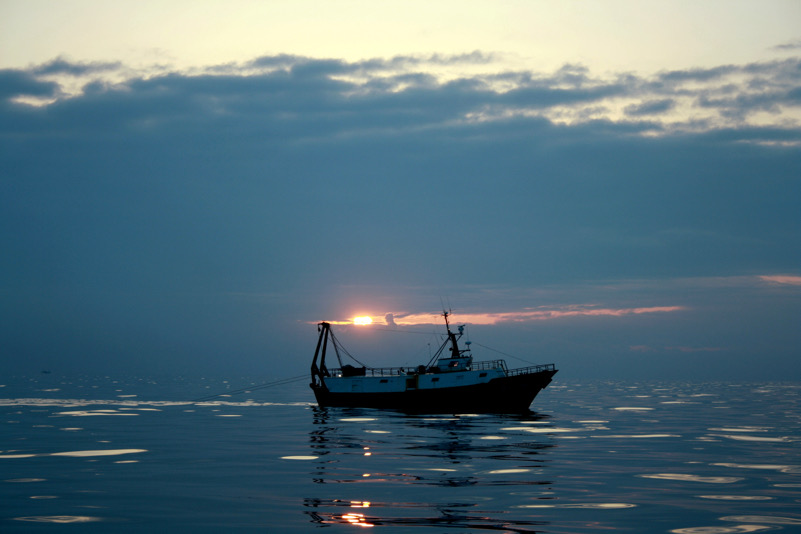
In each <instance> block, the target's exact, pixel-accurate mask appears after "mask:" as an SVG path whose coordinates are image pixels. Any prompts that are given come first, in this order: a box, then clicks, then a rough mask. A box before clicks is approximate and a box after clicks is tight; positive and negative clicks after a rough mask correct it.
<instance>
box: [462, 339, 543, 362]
mask: <svg viewBox="0 0 801 534" xmlns="http://www.w3.org/2000/svg"><path fill="white" fill-rule="evenodd" d="M473 345H478V346H479V347H482V348H485V349H488V350H491V351H493V352H497V353H498V354H503V355H504V356H506V357H507V358H514V359H515V360H520V361H521V362H525V363H530V364H531V365H537V364H536V363H534V362H530V361H528V360H524V359H523V358H518V357H517V356H512V355H511V354H508V353H506V352H503V351H500V350H498V349H493V348H492V347H488V346H486V345H482V344H481V343H476V342H475V341H473Z"/></svg>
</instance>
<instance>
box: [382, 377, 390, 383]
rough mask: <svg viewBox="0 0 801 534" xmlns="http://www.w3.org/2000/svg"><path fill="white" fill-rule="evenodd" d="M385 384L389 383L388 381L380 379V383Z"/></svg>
mask: <svg viewBox="0 0 801 534" xmlns="http://www.w3.org/2000/svg"><path fill="white" fill-rule="evenodd" d="M387 382H389V380H387V379H386V378H382V379H381V383H382V384H386V383H387Z"/></svg>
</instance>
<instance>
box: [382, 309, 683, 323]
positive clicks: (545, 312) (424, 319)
mask: <svg viewBox="0 0 801 534" xmlns="http://www.w3.org/2000/svg"><path fill="white" fill-rule="evenodd" d="M684 309H685V308H683V307H682V306H651V307H642V308H600V307H597V306H592V305H572V306H566V307H562V308H543V309H535V310H520V311H509V312H495V313H470V312H467V313H458V314H455V315H453V316H452V319H451V320H452V321H455V322H458V323H466V324H477V325H492V324H498V323H523V322H530V321H546V320H551V319H563V318H567V317H623V316H627V315H640V314H646V313H671V312H680V311H683V310H684ZM389 315H392V316H393V318H394V324H398V325H402V326H413V325H429V324H440V323H441V322H442V320H441V318H440V317H441V316H440V315H437V314H434V313H392V314H389Z"/></svg>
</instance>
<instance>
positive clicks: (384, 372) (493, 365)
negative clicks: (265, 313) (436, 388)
mask: <svg viewBox="0 0 801 534" xmlns="http://www.w3.org/2000/svg"><path fill="white" fill-rule="evenodd" d="M358 369H359V372H358V374H349V373H348V374H343V373H342V369H328V373H329V375H330V376H334V377H342V376H402V375H413V374H425V373H427V372H431V371H430V370H428V369H426V368H425V367H424V366H422V365H421V366H419V367H414V366H412V367H366V368H361V367H360V368H358ZM362 369H364V374H362V373H361V371H362ZM491 369H501V370H503V372H504V373H505V374H506V376H518V375H528V374H532V373H541V372H543V371H555V370H556V366H555V364H552V363H548V364H544V365H532V366H529V367H521V368H518V369H509V368H507V367H506V361H504V360H487V361H480V362H473V363H472V365H471V366H470V370H471V371H487V370H491Z"/></svg>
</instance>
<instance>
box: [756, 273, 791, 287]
mask: <svg viewBox="0 0 801 534" xmlns="http://www.w3.org/2000/svg"><path fill="white" fill-rule="evenodd" d="M759 279H760V280H762V281H763V282H770V283H772V284H785V285H791V286H801V276H793V275H791V274H772V275H762V276H760V277H759Z"/></svg>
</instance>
